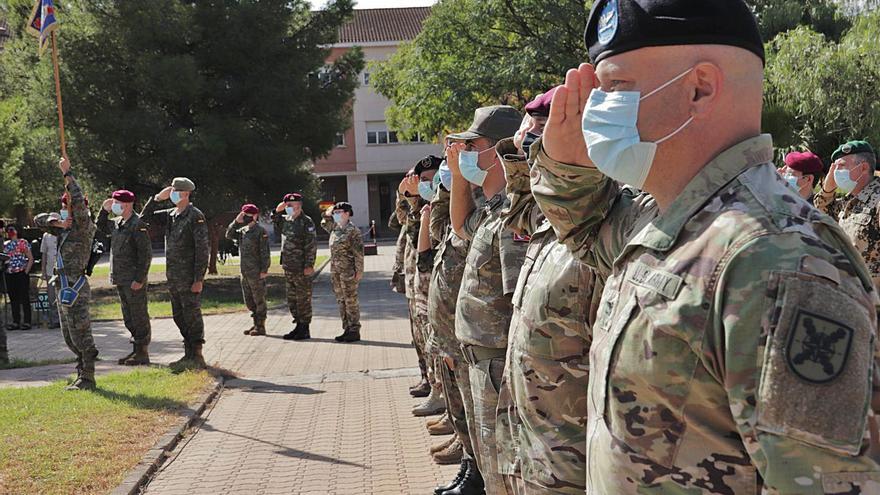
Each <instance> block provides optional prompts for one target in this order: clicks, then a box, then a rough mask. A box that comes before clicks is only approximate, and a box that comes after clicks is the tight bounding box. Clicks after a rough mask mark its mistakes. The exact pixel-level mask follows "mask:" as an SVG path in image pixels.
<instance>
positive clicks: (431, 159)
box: [413, 155, 443, 175]
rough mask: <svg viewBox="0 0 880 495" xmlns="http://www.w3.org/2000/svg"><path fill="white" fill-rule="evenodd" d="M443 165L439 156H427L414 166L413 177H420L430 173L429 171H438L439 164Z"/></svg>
mask: <svg viewBox="0 0 880 495" xmlns="http://www.w3.org/2000/svg"><path fill="white" fill-rule="evenodd" d="M441 163H443V159H442V158H440V157H439V156H434V155H428V156H426V157H424V158H422V159H421V160H419V163H417V164H416V166H415V168H413V172H414V173H415V175H422V174H423V173H425V172H430V171H431V170H440V164H441Z"/></svg>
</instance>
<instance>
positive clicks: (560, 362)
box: [497, 150, 600, 494]
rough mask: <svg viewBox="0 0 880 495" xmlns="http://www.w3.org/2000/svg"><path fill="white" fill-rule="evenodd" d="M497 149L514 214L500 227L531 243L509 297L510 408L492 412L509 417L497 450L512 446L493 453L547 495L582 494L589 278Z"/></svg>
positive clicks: (516, 164)
mask: <svg viewBox="0 0 880 495" xmlns="http://www.w3.org/2000/svg"><path fill="white" fill-rule="evenodd" d="M501 151H502V150H499V154H500V155H501V156H502V157H503V158H504V160H503V162H502V163H503V165H504V170H505V173H506V175H507V194H508V198H510V207H509V208H508V209H507V211H508V212H510V214H511V215H512V216H511V217H506V218H505V222H511V223H512V229H513V230H515V231H518V232H521V233H523V234H525V235H530V236H531V242H530V243H529V247H528V250H527V252H526V258H525V262H524V263H523V267H522V270H521V271H520V274H519V280H518V282H517V286H516V291H515V292H514V294H513V318H512V320H511V322H510V336H509V346H510V348H509V350H508V353H507V364H506V366H505V375H506V376H505V383H506V386H507V387H509V392H506V393H505V392H502V397H507V395H508V394H509V397H510V399H509V401H510V405H507V404H506V402H507V401H506V400H502V401H500V402H499V410H498V415H499V419H502V415H504V416H506V417H507V418H506V421H504V420H503V419H502V420H501V421H499V424H509V425H510V426H509V427H508V428H507V429H505V428H499V430H498V431H497V435H498V442H499V445H501V444H506V445H511V446H513V448H508V449H499V462H500V463H501V464H502V466H501V469H502V470H503V471H504V472H507V473H516V472H517V471H519V476H521V477H522V478H523V479H524V480H526V481H529V482H531V483H533V484H536V485H539V486H542V487H544V488H545V489H546V490H547V491H548V493H549V492H552V493H571V494H582V493H583V492H584V490H585V488H586V486H585V482H586V452H585V446H586V427H587V382H588V380H589V352H590V342H591V340H592V335H591V332H590V323H589V322H591V321H592V319H593V316H594V314H595V312H594V311H593V312H591V309H592V306H591V302H592V301H593V295H594V290H593V289H594V287H593V273H592V270H590V269H589V267H587V266H586V265H585V264H584V263H581V262H580V261H579V260H577V259H575V258H574V255H573V254H572V253H571V251H569V250H568V248H566V247H565V246H564V245H562V244H560V243H558V242H557V241H556V234H555V233H554V232H553V229H552V227H551V226H550V224H549V222H547V221H546V220H544V218H543V215H542V214H541V213H540V210H539V209H538V208H537V203H536V202H535V200H534V198H533V197H532V194H531V187H530V184H529V164H528V162H526V160H525V157H524V156H522V155H514V154H509V153H503V152H501ZM536 210H537V211H536ZM599 293H600V292H595V294H596V298H595V299H596V300H597V302H598V295H599ZM505 436H509V437H510V438H504V437H505ZM504 464H506V466H505V465H504Z"/></svg>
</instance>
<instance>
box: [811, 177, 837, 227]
mask: <svg viewBox="0 0 880 495" xmlns="http://www.w3.org/2000/svg"><path fill="white" fill-rule="evenodd" d="M822 188H823V186H822V184H821V183H820V184H819V192H817V193H816V194H815V195H813V205H814V206H815V207H816V209H817V210H819V211H821V212H822V213H824V214H826V215H828V216H829V217H831V218H833V219H835V220H837V213H838V211H839V210H840V206H839V205H840V200H839V199H837V196H836V195H835V193H834V191H832V192H830V193H826V192H825V191H824V190H823V189H822Z"/></svg>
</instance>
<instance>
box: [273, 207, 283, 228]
mask: <svg viewBox="0 0 880 495" xmlns="http://www.w3.org/2000/svg"><path fill="white" fill-rule="evenodd" d="M271 218H272V228H273V229H275V233H276V234H280V233H281V232H283V231H284V213H283V212H281V213H279V212H277V211H273V212H272V217H271Z"/></svg>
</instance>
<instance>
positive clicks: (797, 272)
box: [532, 135, 880, 494]
mask: <svg viewBox="0 0 880 495" xmlns="http://www.w3.org/2000/svg"><path fill="white" fill-rule="evenodd" d="M537 145H538V146H540V141H539V144H537ZM772 158H773V147H772V140H771V138H770V136H768V135H762V136H758V137H754V138H751V139H748V140H746V141H744V142H742V143H740V144H737V145H735V146H733V147H731V148H730V149H728V150H726V151H724V152H723V153H721V154H720V155H718V156H717V157H716V158H715V159H714V160H713V161H712V162H710V163H709V164H707V165H706V166H705V167H704V168H703V169H702V170H701V171H700V172H699V173H698V174H697V175H696V176H695V177H694V178H693V179H692V180H691V182H690V183H689V184H688V185H687V186H686V187H685V189H684V190H683V191H682V192H681V193H680V194H679V195H678V197H677V198H676V199H675V201H674V202H673V204H671V205H670V206H669V208H668V210H667V211H666V212H665V213H662V214H661V213H659V211H658V209H657V208H656V206H655V203H654V202H653V200H652V199H651V198H650V196H648V195H645V194H636V193H635V192H633V191H632V190H629V189H627V190H624V191H623V192H622V193H621V194H620V195H619V196H617V194H616V192H615V189H616V187H615V186H614V184H612V183H611V181H610V180H608V179H607V178H606V177H604V176H603V175H602V174H601V173H599V172H598V171H597V170H595V169H591V168H583V167H575V166H570V165H565V164H561V163H558V162H554V161H552V160H551V159H550V158H549V157H547V155H546V154H545V153H544V152H543V150H540V151H539V153H538V157H537V161H536V168H537V170H538V176H537V178H536V179H534V180H533V182H532V191H533V192H534V194H535V197H536V199H538V201H539V202H540V203H541V205H542V210H543V211H544V213H545V214H546V215H547V217H548V219H549V220H550V221H551V222H552V223H553V226H554V228H555V229H556V231H557V234H558V236H559V238H560V239H562V240H563V242H566V243H572V242H573V241H575V242H574V244H573V245H572V247H574V248H575V251H576V252H578V253H582V254H583V255H584V259H585V260H586V261H587V262H588V263H590V264H591V265H592V266H594V267H595V268H596V269H597V270H599V275H600V277H602V276H607V281H606V283H605V288H604V292H603V295H602V298H601V302H600V306H599V309H598V314H597V319H596V323H595V324H594V325H593V343H592V347H591V349H590V384H589V424H588V427H587V459H588V466H587V493H591V494H593V493H595V494H605V493H615V494H637V493H639V494H640V493H647V492H651V491H656V492H658V493H661V492H662V493H682V494H684V493H687V494H697V493H713V494H740V493H758V492H759V488H758V487H762V488H761V489H762V490H763V492H762V493H765V494H781V493H785V494H795V493H797V494H843V493H847V494H849V493H863V494H864V493H880V466H878V465H877V464H876V463H875V462H874V461H872V460H870V459H869V458H868V457H867V455H866V450H867V447H868V440H867V433H866V432H867V429H866V423H867V417H868V415H869V406H870V399H871V373H872V366H873V363H874V357H873V349H874V343H873V342H874V333H875V330H876V321H877V313H876V309H875V308H876V306H875V304H876V302H877V297H876V294H875V293H874V292H873V284H872V283H871V280H870V275H869V274H868V272H867V269H866V268H865V266H864V263H863V262H862V261H861V259H860V257H859V255H858V253H857V252H856V251H855V250H854V249H853V248H852V245H851V244H850V243H849V241H848V240H847V239H846V234H844V232H843V231H842V230H841V229H840V227H839V226H838V225H837V224H836V223H835V222H834V221H833V220H832V219H831V218H829V217H828V216H826V215H824V214H822V213H820V212H819V211H818V210H816V209H815V208H813V207H811V206H810V205H809V204H808V203H807V202H806V201H805V200H803V199H802V198H801V197H800V196H798V195H797V193H796V192H795V191H793V190H791V188H789V187H788V186H787V185H786V183H785V182H784V181H783V180H782V179H781V178H780V177H779V175H778V174H777V173H776V170H775V167H774V166H773V164H772V163H770V161H771V160H772ZM615 197H616V199H614V198H615ZM612 201H613V207H611V208H610V211H609V205H612ZM606 214H607V218H605V221H604V223H603V222H602V221H601V220H602V218H603V217H605V216H606ZM600 224H601V229H600V230H598V232H596V228H597V226H599V225H600ZM590 231H593V233H592V234H591V233H590ZM577 239H580V240H579V241H576V240H577Z"/></svg>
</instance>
